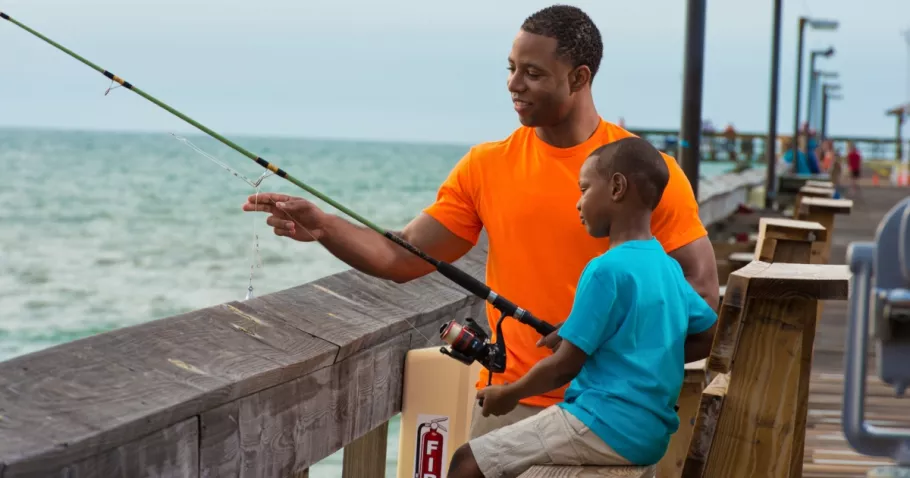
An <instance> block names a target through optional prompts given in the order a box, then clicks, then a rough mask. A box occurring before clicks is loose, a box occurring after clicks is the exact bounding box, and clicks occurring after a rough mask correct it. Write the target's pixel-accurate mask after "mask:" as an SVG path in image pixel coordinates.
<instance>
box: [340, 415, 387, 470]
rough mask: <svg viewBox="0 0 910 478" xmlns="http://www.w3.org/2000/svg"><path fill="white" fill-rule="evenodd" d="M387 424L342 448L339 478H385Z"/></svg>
mask: <svg viewBox="0 0 910 478" xmlns="http://www.w3.org/2000/svg"><path fill="white" fill-rule="evenodd" d="M388 437H389V422H384V423H383V424H381V425H379V426H378V427H376V428H374V429H373V430H370V431H369V432H368V433H367V434H366V435H364V436H362V437H360V438H358V439H356V440H354V441H353V442H351V443H350V444H349V445H347V446H346V447H344V456H343V458H342V468H341V478H385V467H386V463H385V456H386V448H387V445H386V442H387V441H388Z"/></svg>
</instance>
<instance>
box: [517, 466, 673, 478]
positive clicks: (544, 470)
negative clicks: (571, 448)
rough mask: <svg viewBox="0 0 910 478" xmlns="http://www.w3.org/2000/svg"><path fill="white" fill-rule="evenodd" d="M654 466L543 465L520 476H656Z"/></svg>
mask: <svg viewBox="0 0 910 478" xmlns="http://www.w3.org/2000/svg"><path fill="white" fill-rule="evenodd" d="M654 470H655V468H654V467H653V466H541V465H537V466H534V467H531V469H529V470H528V471H526V472H524V473H522V474H521V475H519V478H656V477H657V474H656V473H655V471H654Z"/></svg>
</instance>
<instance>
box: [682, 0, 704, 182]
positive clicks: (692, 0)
mask: <svg viewBox="0 0 910 478" xmlns="http://www.w3.org/2000/svg"><path fill="white" fill-rule="evenodd" d="M706 8H707V7H706V0H689V1H688V7H687V11H686V46H685V66H684V73H683V74H684V77H683V78H684V79H683V102H682V125H681V127H680V129H679V136H680V138H679V154H678V157H679V160H680V165H681V166H682V170H683V171H684V172H685V173H686V177H687V178H689V183H690V184H691V185H692V192H694V193H695V197H696V198H698V174H699V173H698V163H699V161H700V160H701V98H702V95H701V93H702V80H703V78H704V63H705V62H704V58H705V10H706Z"/></svg>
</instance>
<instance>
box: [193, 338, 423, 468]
mask: <svg viewBox="0 0 910 478" xmlns="http://www.w3.org/2000/svg"><path fill="white" fill-rule="evenodd" d="M410 341H411V336H410V335H409V334H408V335H402V336H399V337H395V338H392V339H390V340H389V341H388V342H386V343H383V344H378V345H376V346H374V347H372V348H369V349H365V350H363V351H361V352H358V353H356V354H354V355H351V356H349V357H347V358H345V359H344V360H342V361H341V362H339V363H336V364H335V365H334V366H333V367H329V368H324V369H321V370H317V371H315V372H313V373H310V374H308V375H306V376H303V377H301V378H298V379H296V380H293V381H291V382H288V383H284V384H281V385H278V386H276V387H272V388H269V389H266V390H262V391H260V392H258V393H256V394H253V395H250V396H248V397H244V398H241V399H240V400H237V401H235V402H231V403H228V404H226V405H224V406H222V407H219V408H218V409H216V410H213V411H210V412H205V413H203V414H202V424H203V428H202V437H201V440H200V448H201V452H200V458H201V462H200V469H201V470H202V476H213V477H214V476H237V477H240V478H243V477H266V476H287V475H290V474H292V473H294V472H297V471H300V470H303V469H306V468H309V467H310V466H311V465H313V464H314V463H316V462H318V461H319V460H321V459H323V458H325V457H327V456H329V455H331V454H332V453H334V452H335V451H336V450H338V449H340V448H341V447H343V446H344V445H346V444H348V443H351V442H352V441H354V440H355V439H357V438H359V437H361V436H363V435H365V434H366V433H367V432H368V431H370V430H372V429H373V428H375V427H376V426H378V425H380V424H382V423H384V422H386V421H388V420H389V418H391V417H392V416H393V415H394V412H389V410H394V411H397V410H400V409H401V379H402V367H403V366H404V357H405V353H406V352H407V350H408V349H409V347H410ZM209 424H212V426H209Z"/></svg>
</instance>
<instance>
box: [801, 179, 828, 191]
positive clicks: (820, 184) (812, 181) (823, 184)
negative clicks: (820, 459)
mask: <svg viewBox="0 0 910 478" xmlns="http://www.w3.org/2000/svg"><path fill="white" fill-rule="evenodd" d="M806 186H810V187H813V188H823V189H834V183H832V182H831V181H818V180H815V179H810V180H808V181H806Z"/></svg>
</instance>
